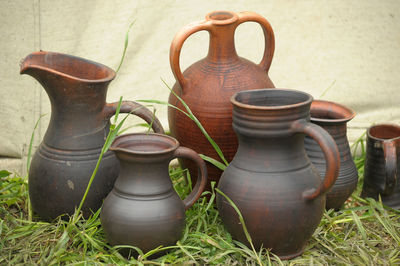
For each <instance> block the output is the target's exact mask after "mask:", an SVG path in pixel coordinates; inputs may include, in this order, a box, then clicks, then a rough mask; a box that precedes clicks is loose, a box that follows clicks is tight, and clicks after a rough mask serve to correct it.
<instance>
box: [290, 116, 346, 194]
mask: <svg viewBox="0 0 400 266" xmlns="http://www.w3.org/2000/svg"><path fill="white" fill-rule="evenodd" d="M291 129H292V131H293V132H294V133H304V134H307V135H309V136H310V137H312V138H313V139H314V140H315V141H316V142H317V143H318V145H319V146H320V147H321V149H322V151H323V153H324V156H325V160H326V172H325V178H324V180H323V181H322V182H321V184H320V185H319V187H318V188H316V189H315V188H311V189H307V190H305V191H304V192H303V198H305V199H307V200H312V199H315V198H317V197H318V196H320V195H321V194H323V193H325V192H327V191H328V190H329V188H330V187H331V186H333V184H334V183H335V181H336V178H337V177H338V174H339V167H340V157H339V150H338V148H337V146H336V143H335V141H334V140H333V138H332V137H331V135H329V133H328V132H326V131H325V130H324V129H322V128H321V127H320V126H317V125H315V124H312V123H310V122H307V121H305V120H298V121H295V122H294V123H293V124H292V126H291Z"/></svg>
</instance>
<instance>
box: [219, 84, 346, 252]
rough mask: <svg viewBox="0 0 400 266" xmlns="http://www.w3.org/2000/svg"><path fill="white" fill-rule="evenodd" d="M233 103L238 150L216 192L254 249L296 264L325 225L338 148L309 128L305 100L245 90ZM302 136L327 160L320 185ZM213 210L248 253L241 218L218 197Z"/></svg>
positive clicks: (288, 92)
mask: <svg viewBox="0 0 400 266" xmlns="http://www.w3.org/2000/svg"><path fill="white" fill-rule="evenodd" d="M231 101H232V103H233V128H234V130H235V132H236V134H237V136H238V139H239V148H238V151H237V153H236V155H235V157H234V159H233V161H232V162H231V163H230V164H229V166H228V167H227V168H226V170H225V171H224V173H223V175H222V177H221V180H220V182H219V185H218V188H219V189H220V190H221V191H222V192H223V193H224V194H225V195H226V196H227V197H229V198H230V199H231V200H232V201H233V202H234V203H235V204H236V206H237V207H238V208H239V210H240V211H241V213H242V215H243V218H244V221H245V224H246V227H247V230H248V232H249V234H250V235H251V238H252V242H253V244H254V246H255V247H256V248H260V247H261V246H262V247H263V248H270V249H272V252H274V253H275V254H277V255H278V256H279V257H280V258H281V259H289V258H293V257H296V256H298V255H300V254H301V253H302V252H303V248H304V245H305V243H306V241H307V240H308V239H309V238H310V237H311V235H312V233H313V232H314V230H315V229H316V227H317V226H318V224H319V222H320V220H321V218H322V214H323V210H324V207H325V193H326V191H327V190H328V189H329V188H330V187H331V186H332V185H333V183H334V181H335V179H336V177H337V173H338V165H339V154H338V151H337V147H336V145H335V143H334V141H333V139H332V138H331V137H330V136H329V134H328V133H327V132H326V131H324V130H322V129H321V128H320V127H318V126H315V125H312V124H311V123H310V122H309V109H310V104H311V101H312V97H311V95H309V94H306V93H302V92H299V91H293V90H281V89H265V90H250V91H243V92H240V93H237V94H235V95H234V96H233V97H232V100H231ZM305 134H308V135H311V136H312V137H313V138H315V139H316V140H317V141H318V143H319V144H320V145H321V146H322V148H323V150H324V152H325V154H326V156H327V164H328V167H327V175H326V177H325V179H324V180H323V181H322V182H321V177H320V176H319V174H318V172H317V170H316V169H315V168H314V167H313V166H312V164H311V163H310V161H309V159H308V157H307V156H306V154H305V150H304V135H305ZM217 207H218V210H219V212H220V215H221V217H222V221H223V223H224V224H225V226H226V228H227V229H228V231H229V232H230V233H231V234H232V236H233V237H234V238H236V239H238V240H239V241H241V242H243V243H245V244H247V245H249V243H248V242H247V239H246V237H245V234H244V233H243V228H242V225H241V224H240V222H239V219H238V215H237V214H236V212H235V210H234V209H233V208H232V207H231V206H230V204H229V202H228V201H227V200H226V198H225V197H224V196H222V195H219V194H217Z"/></svg>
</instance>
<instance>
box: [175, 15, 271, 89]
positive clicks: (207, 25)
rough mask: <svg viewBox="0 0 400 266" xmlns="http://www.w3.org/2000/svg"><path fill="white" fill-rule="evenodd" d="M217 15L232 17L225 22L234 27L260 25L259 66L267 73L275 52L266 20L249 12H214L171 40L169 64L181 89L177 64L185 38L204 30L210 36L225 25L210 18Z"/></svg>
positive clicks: (180, 78)
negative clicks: (245, 23)
mask: <svg viewBox="0 0 400 266" xmlns="http://www.w3.org/2000/svg"><path fill="white" fill-rule="evenodd" d="M218 13H227V14H228V13H229V14H230V15H231V16H232V17H231V18H229V19H227V20H226V21H228V22H231V23H234V24H235V27H237V26H238V25H240V24H242V23H243V22H249V21H251V22H256V23H258V24H260V26H261V28H262V30H263V33H264V41H265V48H264V55H263V58H262V59H261V62H260V64H259V66H260V67H261V68H262V69H264V70H265V71H266V72H268V70H269V68H270V66H271V62H272V57H273V56H274V51H275V36H274V31H273V30H272V27H271V25H270V24H269V22H268V20H266V19H265V18H264V17H263V16H261V15H259V14H257V13H255V12H250V11H246V12H240V13H237V14H236V13H233V12H228V11H215V12H212V13H210V14H208V15H207V17H206V20H203V21H197V22H193V23H190V24H188V25H186V26H185V27H183V28H182V29H181V30H180V31H179V32H178V33H177V34H176V35H175V37H174V39H173V40H172V43H171V47H170V50H169V62H170V65H171V70H172V73H173V74H174V76H175V79H176V80H177V82H178V83H179V85H180V86H181V88H183V87H184V85H185V83H186V82H187V80H186V78H185V77H184V76H183V74H182V71H181V68H180V63H179V58H180V54H181V50H182V46H183V43H184V42H185V41H186V39H187V38H189V37H190V35H192V34H194V33H196V32H198V31H202V30H206V31H208V32H209V33H210V34H213V29H214V28H215V27H220V26H221V25H222V24H221V23H225V22H222V21H220V20H213V19H212V18H211V17H212V15H213V14H218Z"/></svg>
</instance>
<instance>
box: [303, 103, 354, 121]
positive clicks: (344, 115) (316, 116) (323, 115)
mask: <svg viewBox="0 0 400 266" xmlns="http://www.w3.org/2000/svg"><path fill="white" fill-rule="evenodd" d="M310 114H311V121H312V122H336V123H341V122H348V121H350V120H351V119H353V118H354V117H355V115H356V112H354V110H353V109H351V108H348V107H346V106H344V105H341V104H338V103H335V102H330V101H323V100H314V101H313V102H312V103H311V109H310Z"/></svg>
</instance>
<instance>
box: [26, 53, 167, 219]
mask: <svg viewBox="0 0 400 266" xmlns="http://www.w3.org/2000/svg"><path fill="white" fill-rule="evenodd" d="M21 74H28V75H31V76H32V77H34V78H35V79H37V80H38V81H39V82H40V84H41V85H42V86H43V87H44V89H45V90H46V92H47V95H48V96H49V98H50V103H51V111H52V112H51V118H50V124H49V126H48V128H47V131H46V134H45V136H44V138H43V141H42V143H41V144H40V146H39V148H38V150H37V152H36V153H35V155H34V156H33V158H32V164H31V166H30V170H29V196H30V200H31V203H32V208H33V210H34V211H35V212H36V213H37V214H39V215H40V216H41V217H42V218H43V219H46V220H52V219H54V218H56V217H57V216H59V215H62V214H65V213H67V214H72V213H74V211H75V208H76V207H77V206H78V205H79V203H80V201H81V199H82V196H83V194H84V191H85V190H86V187H87V185H88V181H89V179H90V176H91V174H92V172H93V170H94V168H95V166H96V161H97V159H98V158H99V154H100V151H101V148H102V146H103V144H104V142H105V139H106V137H107V134H108V131H109V127H110V118H111V117H112V116H113V115H114V114H115V112H116V109H117V106H118V103H106V95H107V87H108V84H109V83H110V82H111V81H112V80H113V79H114V77H115V72H114V71H113V70H112V69H110V68H108V67H106V66H104V65H101V64H98V63H95V62H92V61H89V60H86V59H83V58H79V57H75V56H71V55H66V54H60V53H53V52H43V51H40V52H36V53H32V54H30V55H28V56H27V57H26V58H25V59H24V60H23V61H22V64H21ZM121 112H122V113H132V114H134V115H137V116H139V117H141V118H143V119H144V120H145V121H146V122H147V123H149V124H152V126H153V129H154V131H156V132H160V133H163V132H164V131H163V128H162V126H161V124H160V122H159V121H158V120H157V119H156V118H155V119H154V116H153V113H152V112H151V111H150V110H148V109H147V108H145V107H143V106H141V105H140V104H138V103H135V102H130V101H124V102H123V103H122V106H121ZM118 171H119V165H118V161H117V159H116V158H115V156H114V154H113V153H111V152H107V153H106V154H105V155H104V157H103V160H102V162H101V164H100V168H99V170H98V172H97V175H96V178H95V179H94V182H93V184H92V186H91V190H90V192H89V194H88V197H87V198H86V201H85V204H84V205H83V208H82V210H83V213H84V216H85V217H87V216H88V215H90V214H91V213H92V211H96V210H97V209H99V208H100V206H101V204H102V201H103V199H104V198H105V197H106V196H107V194H108V193H109V192H110V191H111V189H112V187H113V184H114V181H115V179H116V177H117V175H118Z"/></svg>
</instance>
